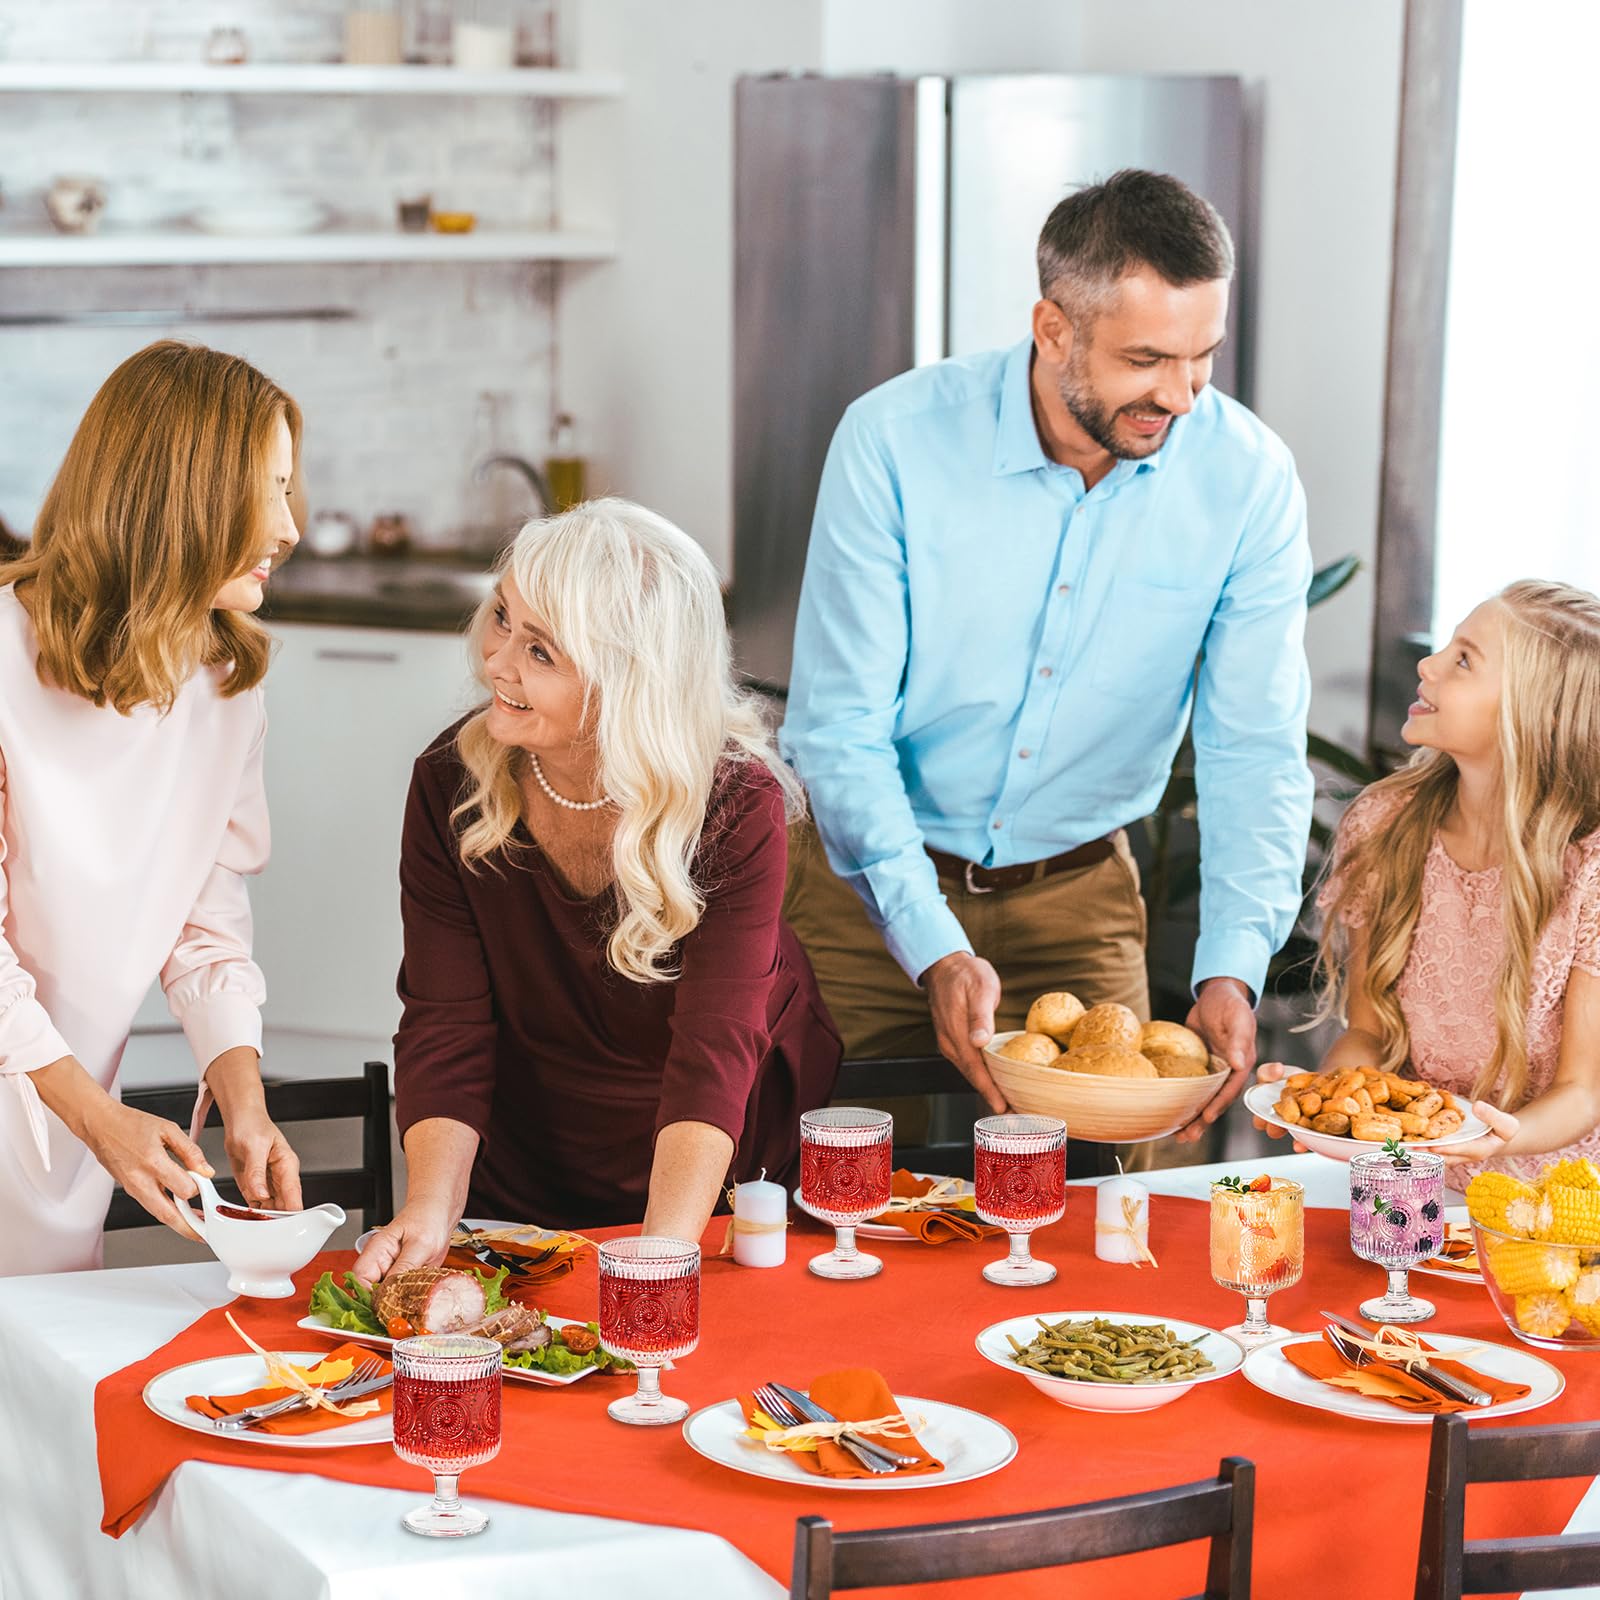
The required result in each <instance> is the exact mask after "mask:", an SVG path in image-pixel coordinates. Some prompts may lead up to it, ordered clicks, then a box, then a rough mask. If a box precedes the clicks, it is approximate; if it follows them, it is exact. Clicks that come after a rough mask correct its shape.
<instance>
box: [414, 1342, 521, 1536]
mask: <svg viewBox="0 0 1600 1600" xmlns="http://www.w3.org/2000/svg"><path fill="white" fill-rule="evenodd" d="M391 1354H392V1356H393V1359H394V1453H395V1454H396V1455H397V1456H399V1457H400V1459H401V1460H402V1461H409V1462H410V1463H411V1464H412V1465H413V1466H416V1467H426V1468H427V1469H428V1471H429V1472H431V1473H432V1474H433V1504H432V1505H427V1506H419V1507H418V1508H417V1510H415V1511H408V1512H407V1513H406V1514H405V1516H403V1517H402V1518H401V1519H400V1521H401V1525H402V1526H403V1527H404V1528H406V1529H408V1530H409V1531H410V1532H412V1533H420V1534H423V1535H425V1536H426V1537H427V1538H430V1539H455V1538H460V1537H462V1536H463V1535H464V1534H469V1533H482V1532H483V1530H484V1529H485V1528H487V1527H488V1526H489V1519H488V1517H487V1516H485V1515H484V1513H483V1512H481V1511H475V1510H474V1509H473V1508H472V1507H471V1506H464V1505H462V1503H461V1500H460V1497H459V1496H458V1495H457V1493H456V1482H457V1480H458V1479H459V1478H460V1476H461V1474H462V1473H463V1472H464V1471H466V1469H467V1468H468V1467H477V1466H482V1465H483V1463H484V1462H485V1461H492V1460H493V1459H494V1457H495V1456H496V1455H498V1454H499V1453H500V1358H501V1355H502V1354H503V1352H502V1351H501V1349H500V1346H499V1345H497V1344H496V1343H495V1342H494V1340H493V1339H474V1338H472V1337H470V1336H469V1335H466V1334H457V1333H428V1334H422V1335H419V1336H418V1337H417V1338H415V1339H402V1340H400V1342H399V1343H398V1344H396V1345H395V1347H394V1349H393V1351H392V1352H391Z"/></svg>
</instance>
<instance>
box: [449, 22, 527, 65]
mask: <svg viewBox="0 0 1600 1600" xmlns="http://www.w3.org/2000/svg"><path fill="white" fill-rule="evenodd" d="M451 38H452V40H453V50H452V60H453V61H454V63H455V65H456V66H458V67H460V68H461V69H462V70H463V71H468V72H504V71H505V70H506V69H507V68H508V67H510V66H511V65H512V49H511V29H510V28H508V27H497V26H495V25H494V24H492V23H488V22H458V23H457V24H456V25H455V31H454V33H453V34H452V35H451Z"/></svg>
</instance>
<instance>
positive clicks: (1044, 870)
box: [923, 839, 1116, 894]
mask: <svg viewBox="0 0 1600 1600" xmlns="http://www.w3.org/2000/svg"><path fill="white" fill-rule="evenodd" d="M923 849H925V850H926V851H927V852H928V855H929V857H930V858H931V860H932V861H933V864H934V866H936V867H937V868H938V869H939V871H940V872H941V873H942V874H943V875H944V876H945V877H947V878H956V879H959V880H960V881H961V882H962V883H964V884H965V885H966V886H967V889H968V891H969V892H970V893H972V894H990V893H992V892H993V891H994V890H996V889H1020V888H1022V886H1023V885H1024V884H1028V883H1037V882H1038V881H1039V879H1041V878H1049V877H1053V876H1054V875H1055V874H1056V873H1058V872H1071V871H1072V870H1073V869H1074V868H1076V867H1090V866H1093V865H1094V863H1095V862H1097V861H1104V860H1105V859H1106V857H1107V856H1111V855H1115V854H1116V846H1115V845H1113V844H1112V842H1111V841H1110V840H1109V839H1091V840H1090V841H1089V842H1088V844H1080V845H1079V846H1078V848H1077V849H1076V850H1063V851H1062V852H1061V854H1060V855H1058V856H1051V857H1050V858H1049V859H1048V860H1047V861H1019V862H1018V863H1017V864H1016V866H1014V867H980V866H978V865H977V863H976V862H972V861H963V860H962V859H961V857H960V856H953V855H950V854H949V853H948V852H947V851H944V850H935V849H934V848H933V846H932V845H931V844H930V845H924V846H923Z"/></svg>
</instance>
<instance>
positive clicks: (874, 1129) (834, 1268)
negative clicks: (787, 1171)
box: [800, 1106, 894, 1278]
mask: <svg viewBox="0 0 1600 1600" xmlns="http://www.w3.org/2000/svg"><path fill="white" fill-rule="evenodd" d="M893 1180H894V1118H893V1117H891V1116H890V1115H889V1113H888V1112H887V1111H869V1110H866V1109H865V1108H864V1107H861V1106H824V1107H823V1108H822V1109H821V1110H819V1111H807V1112H805V1113H803V1114H802V1116H801V1118H800V1198H801V1199H802V1200H803V1201H804V1202H805V1205H806V1209H807V1210H809V1211H810V1212H811V1213H812V1214H813V1215H814V1216H817V1217H820V1218H821V1219H822V1220H823V1221H824V1222H831V1223H832V1224H833V1233H834V1243H833V1249H831V1250H830V1251H828V1252H827V1253H826V1254H825V1255H820V1256H813V1257H812V1258H811V1260H810V1261H808V1262H807V1263H806V1265H807V1267H809V1268H810V1270H811V1271H812V1272H814V1273H816V1275H817V1276H818V1277H819V1278H871V1277H873V1276H875V1275H876V1274H877V1273H880V1272H882V1271H883V1263H882V1262H881V1261H880V1260H879V1259H878V1258H877V1256H873V1255H868V1254H867V1253H866V1251H864V1250H858V1249H856V1224H857V1223H861V1222H865V1221H866V1220H867V1218H868V1217H875V1216H877V1215H878V1213H879V1212H880V1211H883V1210H885V1209H886V1208H887V1206H888V1204H889V1195H890V1191H891V1189H892V1187H893Z"/></svg>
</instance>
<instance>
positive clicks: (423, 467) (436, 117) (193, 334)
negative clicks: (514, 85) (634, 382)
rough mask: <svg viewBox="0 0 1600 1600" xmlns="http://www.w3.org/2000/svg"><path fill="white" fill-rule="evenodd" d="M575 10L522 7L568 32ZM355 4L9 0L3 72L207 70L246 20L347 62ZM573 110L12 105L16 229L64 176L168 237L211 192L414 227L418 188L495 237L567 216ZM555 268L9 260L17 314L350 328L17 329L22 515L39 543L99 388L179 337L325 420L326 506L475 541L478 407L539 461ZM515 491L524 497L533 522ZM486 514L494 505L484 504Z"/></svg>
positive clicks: (424, 104) (319, 451) (10, 446)
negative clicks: (307, 203) (204, 63)
mask: <svg viewBox="0 0 1600 1600" xmlns="http://www.w3.org/2000/svg"><path fill="white" fill-rule="evenodd" d="M555 3H556V0H524V3H520V4H518V5H517V6H516V7H515V9H516V11H517V14H518V21H519V23H520V24H521V26H522V27H523V29H524V33H525V35H528V36H532V37H535V38H538V37H540V36H541V33H542V34H543V36H546V37H548V36H549V34H550V31H551V28H552V23H551V20H550V19H551V17H552V15H553V11H554V6H555ZM344 12H345V7H344V5H343V4H341V3H339V0H216V3H212V0H148V3H145V0H0V58H4V57H9V58H11V59H15V60H30V59H31V60H54V61H60V60H101V61H104V60H133V59H157V60H195V59H198V58H199V56H200V55H201V53H202V51H203V47H204V41H205V38H206V35H207V33H208V32H209V31H210V29H211V28H212V27H214V26H223V25H230V26H237V27H241V28H243V30H244V31H245V34H246V35H247V37H248V40H249V43H250V50H251V59H252V60H255V61H291V60H296V61H315V60H332V59H336V58H337V57H338V55H339V53H340V50H341V47H342V37H343V18H344ZM554 136H555V118H554V113H553V110H552V108H551V107H550V106H549V105H548V104H546V103H543V102H539V101H528V100H519V99H513V98H505V99H501V98H495V97H486V98H484V99H482V100H472V99H469V98H466V97H462V98H460V99H457V98H454V97H444V98H438V99H435V98H429V99H426V100H420V99H409V98H406V97H403V96H395V97H387V96H360V97H356V96H349V97H344V96H327V95H282V96H278V95H239V96H224V95H190V96H180V95H160V94H129V95H116V94H82V93H73V94H67V93H62V94H4V93H0V184H3V186H4V187H3V206H0V230H4V229H8V228H16V229H30V230H36V229H38V228H40V227H43V226H47V223H46V219H45V213H44V210H43V193H44V190H45V189H46V188H47V187H48V186H49V184H50V182H51V181H52V180H53V179H54V178H55V177H57V176H59V175H61V174H63V173H69V172H70V173H91V174H94V175H96V176H98V177H100V178H102V179H103V180H104V181H105V183H106V185H107V188H108V190H109V192H110V196H111V200H110V208H109V211H108V216H107V225H108V226H110V225H113V223H114V222H115V220H116V219H117V218H118V215H119V212H120V213H121V214H122V217H123V219H124V221H125V222H126V223H127V224H128V225H134V224H135V222H137V225H139V226H141V227H151V226H159V225H160V219H161V217H162V216H164V215H165V216H173V217H181V216H182V215H183V214H184V213H185V212H187V211H189V210H192V209H194V208H195V207H196V206H198V205H200V204H203V203H204V202H205V201H206V200H207V199H209V198H211V197H219V198H220V197H233V196H240V195H259V194H263V193H277V192H289V193H293V194H297V195H308V196H311V197H313V198H315V199H317V200H318V201H320V202H321V203H322V204H324V205H326V206H327V207H329V208H330V210H331V211H332V212H333V213H334V214H335V217H336V222H337V225H342V226H347V227H363V226H365V227H376V228H386V227H390V226H392V225H393V220H394V207H395V201H396V200H397V198H398V197H399V196H401V195H402V194H408V195H409V194H416V193H431V194H432V195H433V198H434V203H435V205H436V206H438V207H439V208H441V209H451V210H469V211H475V212H477V214H478V216H479V219H480V223H481V224H483V225H487V226H501V227H505V226H526V227H534V228H543V227H549V226H551V225H552V223H553V221H554V211H555V181H554ZM557 282H558V276H557V271H556V269H554V268H551V267H548V266H539V265H535V266H515V265H493V264H482V265H462V266H450V265H409V264H404V265H403V264H394V265H365V266H362V265H332V266H330V265H318V266H287V265H286V266H230V267H222V266H213V267H106V268H83V269H51V270H45V269H34V268H0V314H18V313H21V314H26V313H29V312H45V313H60V312H69V311H74V310H84V311H132V310H144V309H149V308H159V309H163V310H167V309H171V310H177V311H183V312H190V313H192V312H205V311H218V310H278V309H284V308H299V309H306V308H312V307H343V308H348V309H350V310H352V311H354V313H355V316H354V318H353V319H352V320H350V321H345V322H315V321H310V320H306V321H291V322H237V323H235V322H228V323H200V322H193V323H190V322H186V321H185V320H184V319H183V318H182V317H181V316H179V317H175V318H174V319H173V320H172V321H171V323H170V324H168V325H164V326H159V327H154V326H152V327H109V328H90V327H70V326H66V327H47V328H7V327H4V326H0V374H3V381H0V516H3V517H4V518H5V519H6V521H8V522H9V523H11V524H12V526H13V527H16V528H18V529H19V530H21V531H24V532H25V531H26V530H27V528H28V527H29V526H30V525H31V523H32V521H33V518H34V516H35V514H36V513H37V510H38V506H39V502H40V500H41V498H42V497H43V494H44V492H45V489H46V488H47V487H48V484H49V481H50V478H51V477H52V475H53V474H54V472H55V469H56V467H57V465H58V464H59V462H60V459H61V455H62V452H63V450H64V449H65V447H66V444H67V441H68V440H69V439H70V437H71V435H72V432H73V429H74V428H75V427H76V426H77V423H78V420H79V418H80V417H81V415H82V413H83V409H84V407H85V406H86V405H87V403H88V401H89V398H90V396H91V395H92V394H93V393H94V390H95V389H96V387H97V386H98V385H99V384H100V382H101V381H102V380H103V379H104V377H105V376H106V374H107V373H109V372H110V371H111V369H112V368H113V367H114V366H115V365H116V364H117V363H118V362H119V361H121V360H122V359H123V358H124V357H126V356H127V355H129V354H131V353H132V352H133V351H135V350H137V349H139V348H140V347H141V346H143V345H145V344H147V343H149V342H150V341H151V340H153V339H156V338H161V337H165V336H169V335H170V336H175V337H180V338H192V339H196V340H199V341H201V342H203V343H207V344H213V345H216V346H218V347H219V348H223V349H227V350H233V351H237V352H238V353H239V354H241V355H244V356H246V357H247V358H248V359H250V360H251V361H253V362H255V363H256V364H257V365H259V366H260V367H261V368H262V369H263V370H264V371H265V372H267V373H269V374H270V375H271V376H272V377H273V378H274V379H275V380H276V381H278V382H279V383H281V384H282V385H283V386H284V387H285V388H286V389H287V390H289V392H290V393H292V394H293V395H294V396H295V398H296V399H297V400H298V401H299V402H300V405H301V407H302V409H303V410H304V412H305V419H306V435H305V450H304V463H305V474H306V485H307V499H308V503H309V504H310V505H311V506H312V507H313V508H319V507H326V508H337V509H341V510H347V511H350V512H352V513H354V514H355V515H356V516H357V517H358V519H360V520H361V521H362V522H363V523H364V522H365V521H366V520H367V519H369V518H370V517H371V516H373V515H374V514H375V513H377V512H380V511H403V512H404V513H406V514H407V515H408V516H409V517H411V518H412V520H413V522H414V524H415V526H416V528H417V531H418V536H419V538H420V539H421V541H422V542H424V543H427V544H448V543H451V542H454V541H455V540H456V539H457V538H459V536H460V534H461V532H462V531H463V519H464V518H467V517H468V516H469V502H470V501H471V500H472V499H473V494H472V492H471V491H469V489H468V485H467V480H468V476H469V473H470V469H471V466H472V461H471V459H470V458H471V457H472V455H473V454H474V453H475V451H476V449H477V445H478V441H477V438H476V436H475V429H474V419H475V414H476V411H477V400H478V396H479V395H480V394H482V393H485V392H488V393H492V394H495V395H497V396H500V397H501V399H500V402H499V415H500V432H499V439H498V447H499V448H501V449H505V450H510V451H513V452H515V453H517V454H520V455H524V456H527V457H529V458H530V459H532V460H534V461H536V462H537V461H538V460H539V459H540V457H542V455H543V454H544V451H545V448H546V442H547V439H548V433H549V424H550V417H551V414H552V412H553V411H554V410H555V409H556V400H555V398H554V396H553V393H552V384H553V376H554V370H555V363H554V357H553V348H552V346H553V337H554V297H555V294H556V292H557ZM514 489H515V480H514V479H513V480H511V481H510V486H509V487H508V488H507V489H506V490H505V491H504V493H503V494H502V503H505V502H507V501H509V502H511V503H512V507H513V510H519V509H520V508H521V505H522V502H521V500H520V498H519V496H518V494H516V493H514V492H513V490H514ZM477 498H478V500H479V501H480V502H481V499H482V495H481V493H480V494H479V495H478V496H477Z"/></svg>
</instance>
